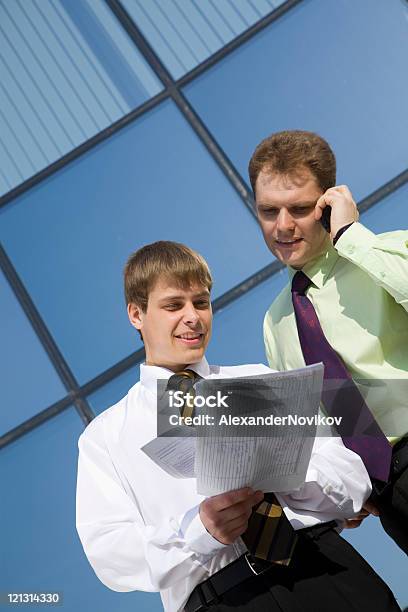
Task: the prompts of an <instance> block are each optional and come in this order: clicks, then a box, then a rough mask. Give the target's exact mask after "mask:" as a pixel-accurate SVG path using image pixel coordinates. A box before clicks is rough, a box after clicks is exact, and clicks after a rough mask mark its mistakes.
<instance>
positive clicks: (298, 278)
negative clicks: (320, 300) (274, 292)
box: [292, 270, 312, 295]
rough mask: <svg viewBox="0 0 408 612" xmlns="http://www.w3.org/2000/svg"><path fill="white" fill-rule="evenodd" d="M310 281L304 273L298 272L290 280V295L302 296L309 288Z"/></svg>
mask: <svg viewBox="0 0 408 612" xmlns="http://www.w3.org/2000/svg"><path fill="white" fill-rule="evenodd" d="M311 282H312V281H311V280H310V278H309V277H308V276H306V274H305V273H304V272H302V271H301V270H299V272H296V274H295V276H294V277H293V279H292V293H299V294H300V295H304V294H305V291H306V289H307V288H308V287H309V286H310V284H311Z"/></svg>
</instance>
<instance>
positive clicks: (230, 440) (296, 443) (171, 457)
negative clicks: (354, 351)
mask: <svg viewBox="0 0 408 612" xmlns="http://www.w3.org/2000/svg"><path fill="white" fill-rule="evenodd" d="M322 382H323V364H316V365H313V366H308V367H305V368H302V369H299V370H291V371H289V372H271V373H266V374H261V375H255V376H245V377H240V378H222V379H221V378H208V379H202V380H200V381H199V382H198V383H197V384H196V394H197V395H200V396H202V397H215V396H216V397H218V398H220V397H222V398H224V400H222V401H224V404H222V405H221V407H218V406H211V405H210V406H208V405H204V406H202V407H200V409H199V410H198V409H196V412H195V414H196V415H197V416H198V415H199V416H200V424H197V425H195V426H192V427H187V426H178V427H176V428H173V430H171V436H172V437H170V436H169V437H167V436H161V437H159V438H156V439H155V440H152V441H151V442H149V443H148V444H146V445H145V446H143V447H142V449H141V450H143V451H144V452H145V453H146V454H147V455H148V456H149V457H150V458H151V459H152V460H153V461H154V462H155V463H156V464H157V465H159V466H160V467H161V468H162V469H164V470H165V471H166V472H168V473H169V474H170V475H172V476H174V477H177V478H196V480H197V492H198V493H199V494H202V495H216V494H218V493H223V492H225V491H230V490H233V489H239V488H241V487H244V486H251V487H253V488H255V489H260V490H263V491H274V492H285V491H293V490H294V489H297V488H298V487H301V486H302V485H303V483H304V481H305V477H306V472H307V468H308V465H309V461H310V456H311V452H312V447H313V444H314V439H315V434H316V429H317V424H318V419H319V417H318V413H319V402H320V395H321V388H322ZM217 393H218V395H217ZM226 404H227V405H228V409H225V408H224V407H223V406H224V405H226ZM204 421H205V424H204V425H203V424H202V423H203V422H204ZM174 436H177V437H174Z"/></svg>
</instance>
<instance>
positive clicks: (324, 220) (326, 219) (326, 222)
mask: <svg viewBox="0 0 408 612" xmlns="http://www.w3.org/2000/svg"><path fill="white" fill-rule="evenodd" d="M330 215H331V206H326V208H324V209H323V212H322V216H321V217H320V223H321V224H322V225H323V227H324V229H325V230H326V232H329V234H330Z"/></svg>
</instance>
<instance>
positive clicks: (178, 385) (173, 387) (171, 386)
mask: <svg viewBox="0 0 408 612" xmlns="http://www.w3.org/2000/svg"><path fill="white" fill-rule="evenodd" d="M199 378H201V377H200V375H199V374H197V373H196V372H193V370H181V371H180V372H176V373H175V374H173V375H172V376H170V378H169V382H168V383H167V390H168V391H183V392H187V391H189V390H190V389H192V388H193V386H194V383H195V382H196V381H197V380H198V379H199Z"/></svg>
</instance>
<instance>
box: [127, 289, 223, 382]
mask: <svg viewBox="0 0 408 612" xmlns="http://www.w3.org/2000/svg"><path fill="white" fill-rule="evenodd" d="M128 314H129V319H130V322H131V323H132V325H134V327H136V328H137V329H138V330H140V331H141V333H142V336H143V341H144V344H145V348H146V364H147V365H156V366H161V367H165V368H168V369H169V370H172V371H173V372H177V371H179V370H183V369H184V368H185V367H186V366H187V365H188V364H191V363H197V362H198V361H200V360H201V359H202V358H203V356H204V353H205V349H206V348H207V344H208V342H209V340H210V337H211V324H212V310H211V301H210V293H209V291H208V289H207V287H205V286H203V285H199V284H192V285H191V286H189V287H185V288H181V287H180V286H177V285H175V284H171V283H169V282H168V281H167V280H165V279H164V278H159V280H158V281H157V282H156V284H155V285H154V287H153V289H152V290H151V291H150V292H149V298H148V303H147V309H146V312H143V311H142V310H141V309H140V308H139V307H138V306H137V305H136V304H129V305H128Z"/></svg>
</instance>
